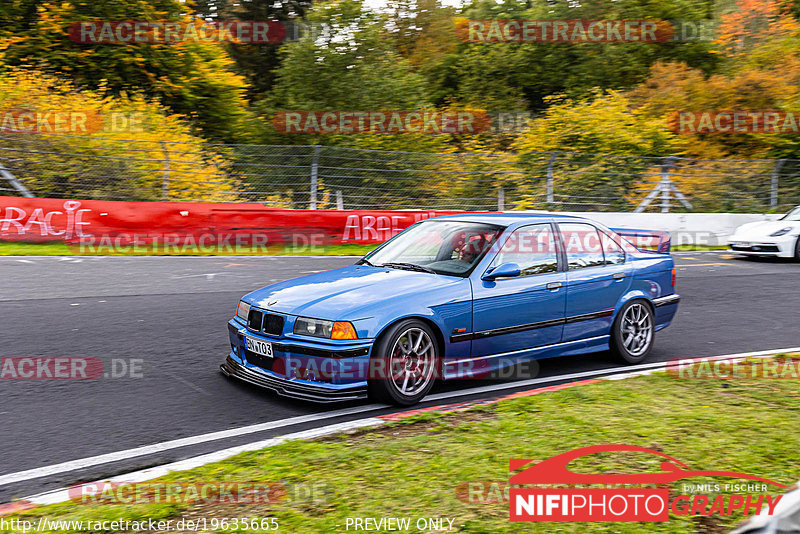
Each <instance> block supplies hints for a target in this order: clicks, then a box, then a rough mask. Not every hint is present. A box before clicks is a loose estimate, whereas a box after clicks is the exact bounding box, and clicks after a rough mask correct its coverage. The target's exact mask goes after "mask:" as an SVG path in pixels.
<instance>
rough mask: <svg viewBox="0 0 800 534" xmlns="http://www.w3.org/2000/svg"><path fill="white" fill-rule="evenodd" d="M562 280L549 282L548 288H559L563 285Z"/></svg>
mask: <svg viewBox="0 0 800 534" xmlns="http://www.w3.org/2000/svg"><path fill="white" fill-rule="evenodd" d="M563 285H564V284H562V283H561V282H550V283H549V284H547V289H559V288H561V287H562V286H563Z"/></svg>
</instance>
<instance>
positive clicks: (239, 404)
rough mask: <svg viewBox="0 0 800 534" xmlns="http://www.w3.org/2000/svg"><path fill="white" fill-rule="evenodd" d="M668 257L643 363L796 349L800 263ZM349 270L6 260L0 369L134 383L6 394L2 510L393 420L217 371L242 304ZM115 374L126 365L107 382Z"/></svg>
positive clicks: (453, 386)
mask: <svg viewBox="0 0 800 534" xmlns="http://www.w3.org/2000/svg"><path fill="white" fill-rule="evenodd" d="M675 258H676V262H677V265H678V292H679V293H680V294H681V296H682V301H681V306H680V309H679V311H678V316H677V318H676V320H675V322H674V323H673V324H672V326H671V327H669V328H668V329H666V330H665V331H663V332H661V333H659V334H658V336H657V338H656V346H655V349H654V351H653V353H652V354H651V356H650V360H649V361H651V362H653V361H664V360H669V359H671V358H676V357H681V356H685V357H688V356H712V355H722V354H731V353H740V352H747V351H760V350H766V349H778V348H787V347H796V346H800V329H798V327H797V318H798V313H799V310H800V292H798V290H797V287H798V284H797V282H798V279H799V278H798V277H799V276H800V264H797V263H792V262H788V261H778V260H740V259H734V258H733V257H731V256H729V255H727V254H725V253H716V252H692V253H678V254H676V256H675ZM353 261H355V259H354V258H344V257H339V258H334V257H233V258H222V257H205V258H199V257H194V258H192V257H150V258H147V257H134V258H125V257H112V258H105V257H78V258H60V257H25V258H23V257H4V258H0V309H1V310H2V315H1V316H0V317H1V318H0V358H4V357H22V356H30V357H37V356H38V357H41V356H77V357H95V358H98V359H100V360H102V361H103V362H104V364H105V366H106V368H108V366H109V364H110V362H111V361H112V360H117V361H118V362H119V361H124V362H128V365H130V363H131V360H134V362H133V365H134V367H135V370H136V371H135V373H134V374H135V376H133V377H131V376H128V375H129V374H130V373H129V372H128V373H127V375H126V376H123V377H120V378H113V377H109V378H100V379H97V380H83V381H76V380H0V399H2V401H1V402H0V429H1V430H0V432H1V433H2V434H1V435H2V440H1V444H2V451H3V454H2V455H0V502H8V501H10V500H12V499H14V498H20V497H24V496H27V495H31V494H34V493H38V492H41V491H45V490H50V489H55V488H59V487H64V486H68V485H71V484H74V483H78V482H83V481H89V480H96V479H101V478H104V477H108V476H112V475H114V474H119V473H124V472H127V471H131V470H135V469H141V468H144V467H148V466H154V465H159V464H163V463H168V462H172V461H176V460H179V459H183V458H189V457H192V456H197V455H199V454H203V453H207V452H210V451H214V450H218V449H222V448H225V447H231V446H235V445H240V444H244V443H250V442H253V441H257V440H261V439H266V438H268V437H270V436H273V435H279V434H286V433H289V432H295V431H298V430H303V429H307V428H312V427H314V426H320V425H328V424H331V423H335V422H340V421H346V420H348V419H358V418H363V417H370V416H374V415H377V414H380V413H388V412H391V411H393V410H392V409H391V408H388V407H385V406H377V405H371V404H370V402H369V401H363V402H360V403H349V404H345V405H341V404H339V405H316V404H309V403H304V402H298V401H294V400H289V399H284V398H280V397H277V396H276V395H274V394H273V393H271V392H268V391H262V390H259V389H256V388H254V387H250V386H248V385H245V384H242V383H240V382H238V381H231V380H228V379H226V378H224V377H223V376H222V375H221V374H220V372H219V371H218V367H219V364H220V363H221V362H222V361H223V359H224V358H225V356H226V354H227V352H228V349H229V343H228V335H227V329H226V328H227V327H226V322H227V320H228V319H229V318H230V317H231V316H232V314H233V313H234V309H235V306H236V303H237V301H238V299H239V297H240V296H241V295H243V294H244V293H247V292H249V291H251V290H253V289H255V288H257V287H260V286H263V285H266V284H269V283H271V282H274V281H278V280H283V279H286V278H292V277H295V276H300V275H302V274H304V273H311V272H316V271H321V270H326V269H332V268H336V267H340V266H343V265H346V264H349V263H352V262H353ZM618 365H619V364H617V363H616V362H615V361H613V360H612V359H611V358H610V356H609V355H608V354H604V353H601V354H596V355H588V356H580V357H570V358H558V359H551V360H542V361H541V368H540V374H539V376H540V377H557V376H559V375H564V374H571V373H577V372H581V371H590V370H596V369H602V368H610V367H617V366H618ZM122 371H123V369H121V364H120V365H118V369H117V372H119V373H120V374H125V373H123V372H122ZM564 380H565V379H555V380H553V381H551V382H550V384H553V383H559V382H563V381H564ZM497 384H498V382H496V381H495V382H491V383H489V382H485V381H484V382H476V381H462V382H458V383H447V384H440V385H437V387H436V389H435V390H434V391H433V393H432V395H431V400H430V401H428V402H427V403H425V404H422V405H421V406H426V405H428V406H430V405H437V404H443V403H447V402H459V401H462V400H467V399H474V398H480V397H482V396H484V397H491V396H496V395H498V394H506V393H509V392H512V391H514V389H513V387H511V388H506V389H504V390H501V391H494V392H492V391H481V392H474V391H468V390H472V389H473V388H476V387H477V386H484V387H485V386H487V385H488V386H492V385H497ZM550 384H547V385H550ZM503 385H505V386H509V385H510V384H509V383H505V384H503ZM518 389H531V386H530V385H527V386H525V387H519V386H518ZM665 402H669V400H668V399H665ZM297 416H307V417H305V418H304V419H302V420H300V421H297V422H294V423H293V424H286V422H279V423H276V424H275V425H274V427H273V428H261V427H259V429H258V430H257V431H255V430H254V431H247V432H246V433H242V434H240V435H235V434H236V432H232V433H231V434H232V435H230V436H226V437H222V438H220V439H208V440H205V441H204V440H203V439H200V438H197V436H204V435H205V436H206V437H207V438H208V434H209V433H213V432H217V431H226V430H232V429H239V428H242V427H247V426H249V425H255V424H258V423H268V422H270V421H281V420H285V419H287V418H293V417H297ZM264 426H266V427H270V425H262V427H264ZM179 438H191V439H188V440H187V442H186V443H183V444H182V443H180V442H179V443H176V444H173V445H172V446H170V447H167V448H165V449H164V450H160V451H150V450H149V449H148V452H147V453H146V454H144V453H142V454H138V453H136V454H127V453H123V454H121V455H120V457H119V458H116V459H114V460H113V461H105V460H99V461H96V462H83V463H82V462H77V463H76V464H75V465H68V466H62V467H61V468H55V469H53V468H51V467H49V466H53V465H55V464H61V463H63V462H71V461H73V460H80V459H86V458H92V457H96V456H97V455H102V454H107V453H113V452H118V451H129V450H131V449H134V448H136V447H142V446H148V445H152V444H156V443H161V442H167V441H171V440H176V439H179ZM48 467H49V468H48ZM46 468H47V469H46ZM10 475H13V476H10ZM4 477H5V478H4Z"/></svg>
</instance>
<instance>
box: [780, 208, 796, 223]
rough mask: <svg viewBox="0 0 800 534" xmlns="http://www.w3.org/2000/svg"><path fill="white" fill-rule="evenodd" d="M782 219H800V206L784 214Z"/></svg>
mask: <svg viewBox="0 0 800 534" xmlns="http://www.w3.org/2000/svg"><path fill="white" fill-rule="evenodd" d="M780 220H782V221H800V206H797V207H796V208H795V209H793V210H792V211H790V212H789V213H787V214H786V215H784V216H783V217H782V218H781V219H780Z"/></svg>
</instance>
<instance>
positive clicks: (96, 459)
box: [0, 347, 800, 486]
mask: <svg viewBox="0 0 800 534" xmlns="http://www.w3.org/2000/svg"><path fill="white" fill-rule="evenodd" d="M779 352H800V347H792V348H786V349H772V350H764V351H758V352H743V353H738V354H724V355H720V356H707V357H698V358H681V359H685V360H690V359H734V358H747V357H752V356H765V355H769V354H776V353H779ZM672 361H674V360H672ZM669 363H670V362H669V361H666V362H655V363H646V364H641V365H630V366H623V367H611V368H606V369H597V370H594V371H584V372H581V373H571V374H566V375H557V376H551V377H544V378H533V379H531V380H522V381H517V382H507V383H503V384H496V385H491V386H484V387H477V388H471V389H463V390H457V391H450V392H446V393H437V394H435V395H430V396H428V397H426V398H425V401H426V402H428V401H438V400H442V399H450V398H456V397H463V396H465V395H475V394H481V393H488V392H493V391H502V390H504V389H514V388H520V387H522V388H524V387H527V386H531V385H537V384H542V383H547V382H556V381H560V380H574V379H579V378H590V377H604V376H606V375H611V376H608V377H607V378H608V379H618V378H624V377H625V375H635V374H638V373H640V372H642V371H648V370H650V371H658V370H661V369H664V368H666V367H667V365H668V364H669ZM381 408H385V406H384V405H381V404H367V405H364V406H357V407H354V408H348V409H344V410H335V411H332V412H323V413H316V414H309V415H301V416H298V417H291V418H289V419H280V420H278V421H270V422H267V423H260V424H257V425H250V426H246V427H241V428H232V429H230V430H222V431H219V432H211V433H209V434H201V435H198V436H192V437H188V438H181V439H176V440H171V441H164V442H161V443H156V444H153V445H145V446H143V447H137V448H134V449H128V450H124V451H118V452H112V453H108V454H101V455H99V456H91V457H88V458H82V459H79V460H72V461H69V462H63V463H60V464H54V465H49V466H45V467H39V468H36V469H28V470H26V471H19V472H16V473H9V474H7V475H0V486H4V485H8V484H13V483H15V482H22V481H26V480H31V479H35V478H41V477H45V476H49V475H54V474H58V473H65V472H70V471H76V470H79V469H84V468H87V467H92V466H96V465H101V464H105V463H111V462H118V461H121V460H127V459H129V458H136V457H139V456H146V455H148V454H153V453H157V452H162V451H166V450H170V449H176V448H180V447H186V446H188V445H195V444H198V443H205V442H209V441H215V440H219V439H225V438H230V437H235V436H242V435H246V434H252V433H255V432H261V431H264V430H271V429H275V428H282V427H286V426H290V425H295V424H299V423H307V422H313V421H321V420H324V419H331V418H334V417H341V416H346V415H353V414H358V413H364V412H370V411H373V410H377V409H381ZM354 422H355V421H354ZM313 430H314V429H311V430H307V431H304V432H312V431H313ZM301 433H302V432H300V433H299V434H301ZM272 439H278V438H272ZM267 441H269V440H267ZM257 443H266V442H257ZM246 446H247V445H243V447H246ZM264 446H265V447H266V446H268V445H264ZM225 450H228V449H225ZM248 450H251V449H248ZM211 454H212V455H213V454H216V453H211ZM206 456H209V455H206ZM186 461H188V460H186ZM212 461H215V460H212ZM155 469H158V468H155Z"/></svg>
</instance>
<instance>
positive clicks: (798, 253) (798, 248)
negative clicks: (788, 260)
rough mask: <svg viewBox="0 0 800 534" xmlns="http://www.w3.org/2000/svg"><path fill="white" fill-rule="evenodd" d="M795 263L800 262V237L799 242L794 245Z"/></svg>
mask: <svg viewBox="0 0 800 534" xmlns="http://www.w3.org/2000/svg"><path fill="white" fill-rule="evenodd" d="M794 261H800V237H798V238H797V242H796V243H795V244H794Z"/></svg>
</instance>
